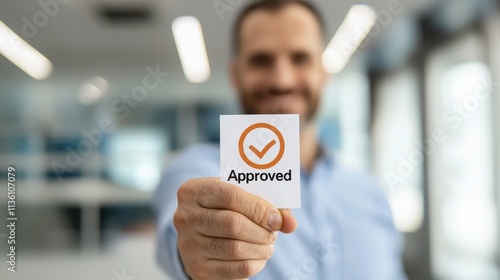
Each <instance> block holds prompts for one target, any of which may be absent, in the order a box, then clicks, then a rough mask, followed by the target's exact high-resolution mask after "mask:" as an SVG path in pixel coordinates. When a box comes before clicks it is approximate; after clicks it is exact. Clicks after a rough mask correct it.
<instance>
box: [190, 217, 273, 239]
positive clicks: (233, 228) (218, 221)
mask: <svg viewBox="0 0 500 280" xmlns="http://www.w3.org/2000/svg"><path fill="white" fill-rule="evenodd" d="M195 219H196V218H195ZM197 219H198V222H197V223H194V224H195V229H196V230H197V231H198V232H199V233H201V234H203V235H205V236H212V237H222V238H230V239H238V240H242V241H246V242H251V243H256V244H262V245H266V244H271V243H272V242H274V240H275V239H276V234H274V233H273V232H270V231H268V230H266V229H264V228H262V227H260V226H259V225H257V224H255V223H254V222H252V221H251V220H249V219H248V218H247V217H245V216H243V215H242V214H239V213H236V212H233V211H230V210H213V209H204V211H203V212H201V213H200V214H199V216H198V218H197Z"/></svg>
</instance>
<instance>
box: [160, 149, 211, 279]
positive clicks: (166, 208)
mask: <svg viewBox="0 0 500 280" xmlns="http://www.w3.org/2000/svg"><path fill="white" fill-rule="evenodd" d="M212 154H213V156H212ZM217 155H218V152H217V153H216V152H215V151H214V148H212V149H210V148H209V147H194V148H190V149H188V150H187V151H185V152H183V153H182V154H181V155H180V156H178V157H177V158H175V159H174V160H172V162H171V163H170V164H169V166H168V167H167V169H166V170H165V172H164V174H163V176H162V179H161V181H160V184H159V186H158V188H157V190H156V192H155V195H154V199H153V209H154V212H155V215H156V224H157V248H156V256H157V260H158V262H159V264H160V266H161V267H162V268H163V269H164V271H165V272H166V273H167V275H168V276H170V277H171V278H172V279H182V280H188V279H189V278H188V277H187V275H186V274H185V272H184V269H183V265H182V262H181V260H180V257H179V253H178V249H177V231H176V230H175V227H174V224H173V216H174V213H175V210H176V209H177V189H178V188H179V187H180V186H181V185H182V184H183V183H184V182H186V181H188V180H190V179H192V178H199V177H217V176H219V171H218V159H217V158H216V156H217Z"/></svg>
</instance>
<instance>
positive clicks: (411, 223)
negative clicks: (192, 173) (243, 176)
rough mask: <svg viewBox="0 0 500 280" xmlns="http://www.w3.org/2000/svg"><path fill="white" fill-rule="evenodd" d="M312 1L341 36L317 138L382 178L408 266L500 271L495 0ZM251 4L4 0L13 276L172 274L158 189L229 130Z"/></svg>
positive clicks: (0, 9) (4, 111)
mask: <svg viewBox="0 0 500 280" xmlns="http://www.w3.org/2000/svg"><path fill="white" fill-rule="evenodd" d="M314 2H315V3H317V4H318V5H319V7H320V8H321V11H322V12H323V14H324V17H325V19H326V22H327V35H328V39H329V40H330V39H331V38H333V36H334V34H335V36H337V40H336V41H335V40H334V41H335V42H337V45H329V49H328V50H329V53H328V54H325V58H326V60H325V67H327V68H328V69H329V71H330V72H332V73H333V74H332V76H331V78H330V81H329V84H328V86H327V88H326V89H325V91H324V102H322V110H321V114H320V128H321V131H320V135H321V138H322V140H323V142H324V143H325V145H326V146H327V147H328V149H331V150H332V151H334V152H335V153H336V154H337V155H338V157H339V159H340V160H341V161H343V162H344V163H345V164H347V165H350V166H352V167H355V168H358V169H360V170H364V171H372V172H374V173H375V174H376V175H377V176H378V178H379V180H380V182H381V184H382V185H383V187H384V190H385V191H386V193H387V196H388V199H389V201H390V204H391V208H392V211H393V215H394V220H395V222H396V225H397V227H398V228H399V230H401V231H402V232H404V234H405V248H404V262H405V269H406V272H407V274H408V276H409V278H410V279H425V280H428V279H442V280H452V279H455V280H466V279H467V280H469V279H471V280H482V279H485V280H486V279H500V256H499V251H500V244H499V243H500V242H499V230H498V224H499V222H500V215H499V214H500V204H499V203H500V172H499V171H500V121H499V120H500V113H499V112H500V97H499V95H498V93H499V92H500V52H499V50H500V31H499V30H500V1H496V0H419V1H410V0H399V1H398V0H365V1H359V2H358V1H353V0H349V1H328V0H316V1H314ZM245 3H246V1H242V0H238V1H236V0H215V1H212V0H210V1H194V0H188V1H186V0H183V1H181V0H176V1H173V0H164V1H162V0H147V1H144V0H140V1H139V0H126V1H122V0H107V1H97V0H91V1H79V0H72V1H67V0H58V1H56V0H40V1H3V2H2V3H1V4H0V21H1V22H0V28H1V30H0V52H1V53H2V54H3V55H2V56H0V73H1V74H0V180H2V182H4V183H2V186H1V187H0V191H1V192H2V194H1V196H0V197H1V205H3V206H2V210H1V211H0V213H1V214H0V218H1V219H2V221H4V220H5V215H6V211H4V209H6V201H7V198H6V193H7V186H6V185H7V184H6V182H7V167H8V166H15V167H16V185H17V215H18V218H19V221H18V228H17V240H18V244H17V255H18V267H17V269H18V272H17V273H16V274H15V275H13V274H11V273H8V272H7V271H6V269H5V268H4V269H2V271H1V272H0V275H2V279H133V278H130V277H132V276H133V277H135V279H166V276H164V274H163V273H162V272H161V271H160V269H159V267H158V266H157V264H156V260H155V258H154V250H155V234H154V223H153V214H152V212H151V210H150V200H151V196H152V192H153V190H154V188H155V187H156V186H157V184H158V181H159V179H160V176H161V172H162V169H163V168H164V167H165V165H167V164H168V162H169V159H171V158H172V156H175V154H176V153H178V152H179V151H180V150H181V149H183V148H184V147H186V146H189V145H191V144H193V143H197V142H213V143H217V141H218V139H219V127H218V121H219V115H220V114H228V113H237V112H238V103H237V100H236V95H235V94H234V93H233V92H232V89H231V87H230V84H229V79H228V76H227V66H228V63H229V58H230V49H229V38H230V37H229V36H230V28H231V25H232V22H233V19H234V17H235V15H236V14H237V12H238V10H240V9H241V7H242V6H243V5H244V4H245ZM355 4H367V5H369V6H371V7H372V9H373V10H367V9H366V7H364V6H356V7H355V8H354V9H353V8H352V6H353V5H355ZM356 8H357V10H356ZM356 11H357V12H360V14H355V12H356ZM348 14H353V15H354V16H351V17H349V16H348V17H346V15H348ZM180 16H191V17H187V18H186V17H183V18H179V17H180ZM374 16H375V18H374ZM353 18H354V20H352V19H353ZM344 19H346V22H347V24H345V25H344V28H346V26H347V28H353V29H352V30H349V29H347V31H351V32H345V31H346V30H344V31H343V32H337V31H338V29H339V26H341V23H342V22H343V21H344ZM347 19H351V21H349V20H347ZM370 19H372V21H371V22H370ZM375 19H376V21H374V20H375ZM198 22H199V23H200V24H201V30H202V32H203V38H202V39H203V40H201V42H202V43H203V42H204V44H200V40H198V41H197V38H198V37H196V36H195V35H196V33H195V31H196V30H199V28H198V27H197V23H198ZM176 26H177V27H176ZM370 26H372V27H371V29H370V30H371V31H370V33H368V34H367V35H366V34H363V30H368V29H367V27H370ZM339 31H340V30H339ZM10 32H14V33H10ZM346 33H347V37H346ZM13 34H17V35H13ZM186 34H187V35H189V36H188V39H187V41H188V44H187V45H184V44H183V43H182V40H183V39H184V40H186V38H185V36H183V35H186ZM342 34H343V35H342ZM349 34H351V37H349ZM352 34H354V35H356V36H357V38H353V37H352ZM174 35H175V36H174ZM363 35H366V36H363ZM342 36H344V37H342ZM174 37H175V39H174ZM360 38H361V39H362V38H364V41H362V42H361V41H360V40H359V39H360ZM22 40H24V41H25V42H26V43H23V41H22ZM27 44H29V45H27ZM29 46H32V47H33V48H34V49H36V50H37V51H38V52H40V54H42V55H43V57H41V56H38V55H37V54H33V53H32V52H30V51H32V50H31V47H29ZM205 47H206V54H207V57H208V60H207V61H205V57H204V55H203V54H204V53H205V52H204V51H203V50H204V49H205ZM197 48H198V49H200V50H202V51H201V53H199V54H200V56H199V58H198V56H196V55H195V54H192V53H190V52H192V51H196V49H197ZM339 50H340V53H341V55H340V56H339V55H338V52H339ZM336 52H337V53H336ZM325 53H327V52H326V51H325ZM351 53H352V55H351ZM329 55H330V56H329ZM336 55H337V56H336ZM186 56H187V58H186ZM190 56H192V58H194V59H195V61H194V69H193V65H191V64H190V63H193V61H190V60H189V57H190ZM7 57H9V59H7ZM329 57H333V58H337V59H334V61H335V63H336V64H335V63H334V64H333V65H331V64H329V61H328V58H329ZM339 57H340V59H339ZM181 58H182V59H185V60H182V63H181ZM349 58H350V59H349ZM342 59H345V61H341V60H342ZM348 59H349V60H348ZM339 60H340V62H339ZM13 62H15V63H16V64H18V65H19V67H18V66H16V65H15V64H14V63H13ZM330 62H331V61H330ZM343 62H345V63H343ZM347 62H348V63H347ZM344 64H346V65H344ZM21 68H22V69H23V70H21ZM155 71H156V72H157V74H152V73H153V72H155ZM158 71H159V72H161V73H158ZM164 72H168V74H165V73H164ZM148 77H149V78H148ZM145 80H147V83H145V82H144V81H145ZM132 94H135V95H134V96H135V97H133V98H132V97H131V96H132ZM134 98H135V99H134ZM138 100H139V101H138ZM4 207H5V208H4ZM6 237H7V229H5V228H3V229H0V249H1V252H2V254H1V256H0V260H2V263H4V266H5V261H6V255H5V254H4V252H7V243H6ZM4 275H5V276H8V277H7V278H4ZM124 275H125V276H126V277H129V278H124Z"/></svg>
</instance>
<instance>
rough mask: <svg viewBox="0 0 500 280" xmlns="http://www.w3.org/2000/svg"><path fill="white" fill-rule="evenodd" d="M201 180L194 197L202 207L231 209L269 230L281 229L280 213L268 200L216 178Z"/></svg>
mask: <svg viewBox="0 0 500 280" xmlns="http://www.w3.org/2000/svg"><path fill="white" fill-rule="evenodd" d="M194 180H196V179H194ZM202 180H204V185H203V186H199V187H201V188H203V189H201V190H199V192H198V194H199V195H197V196H196V198H195V199H196V201H197V202H198V203H199V204H200V205H201V206H202V207H205V208H211V209H226V210H232V211H235V212H238V213H241V214H243V215H244V216H246V217H247V218H249V219H250V220H252V221H253V222H254V223H256V224H258V225H260V226H261V227H263V228H266V229H268V230H270V231H277V230H280V229H281V227H282V224H283V220H282V217H281V214H280V212H279V211H278V209H276V207H274V206H273V205H272V204H270V203H269V202H267V201H265V200H264V199H262V198H260V197H258V196H256V195H253V194H251V193H249V192H247V191H245V190H243V189H242V188H239V187H237V186H234V185H232V184H229V183H224V182H221V181H220V180H219V179H217V178H212V179H211V180H208V181H207V179H202Z"/></svg>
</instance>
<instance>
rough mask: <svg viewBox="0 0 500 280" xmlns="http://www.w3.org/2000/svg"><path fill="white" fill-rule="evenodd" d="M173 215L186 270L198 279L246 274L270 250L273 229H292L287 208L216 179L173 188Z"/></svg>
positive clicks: (259, 264)
mask: <svg viewBox="0 0 500 280" xmlns="http://www.w3.org/2000/svg"><path fill="white" fill-rule="evenodd" d="M177 199H178V208H177V210H176V212H175V214H174V225H175V228H176V229H177V234H178V244H179V252H180V256H181V259H182V262H183V264H184V268H185V270H186V273H187V274H188V275H189V276H190V277H192V278H193V279H195V280H198V279H243V278H249V277H251V276H253V275H255V274H257V273H258V272H259V271H261V270H262V269H263V268H264V266H265V265H266V262H267V260H268V259H269V258H270V257H271V256H272V255H273V252H274V245H273V244H274V242H275V241H276V238H277V232H276V231H282V232H285V233H290V232H293V231H294V230H295V228H296V227H297V221H296V220H295V218H294V217H293V215H292V214H291V212H290V211H289V210H278V209H276V208H275V207H274V206H272V205H271V204H270V203H269V202H267V201H265V200H263V199H262V198H260V197H258V196H255V195H253V194H251V193H249V192H247V191H245V190H243V189H241V188H239V187H237V186H234V185H232V184H229V183H224V182H221V181H220V180H219V179H217V178H200V179H193V180H190V181H187V182H186V183H184V184H183V185H182V186H181V187H180V188H179V190H178V192H177Z"/></svg>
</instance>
